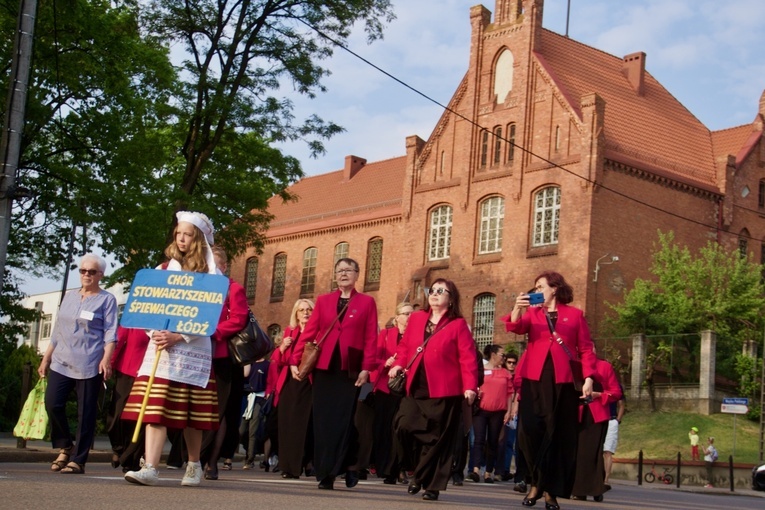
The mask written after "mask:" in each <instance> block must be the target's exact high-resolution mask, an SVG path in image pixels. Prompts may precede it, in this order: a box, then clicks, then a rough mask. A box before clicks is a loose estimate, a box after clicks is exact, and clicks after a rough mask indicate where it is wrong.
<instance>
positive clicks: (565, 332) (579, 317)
mask: <svg viewBox="0 0 765 510" xmlns="http://www.w3.org/2000/svg"><path fill="white" fill-rule="evenodd" d="M510 317H511V316H510V315H506V316H504V317H502V319H500V320H502V321H503V322H504V323H505V327H506V329H507V331H510V332H513V333H516V334H519V335H524V334H528V339H529V344H528V347H527V348H526V352H525V353H524V356H525V357H526V361H525V362H524V363H523V364H519V365H518V368H517V369H516V373H518V374H519V375H520V376H521V377H523V378H526V379H531V380H533V381H538V380H539V377H540V376H541V374H542V367H543V366H544V363H545V359H546V358H547V353H548V352H549V353H550V354H551V355H552V361H553V366H554V367H555V382H556V383H566V382H574V378H573V376H572V375H571V367H570V365H569V362H568V361H569V356H568V354H567V353H566V351H565V350H564V349H563V347H561V346H560V345H559V344H558V342H557V341H556V340H555V339H554V338H553V337H552V335H551V334H550V329H549V327H548V326H547V318H545V314H544V311H543V310H542V308H541V307H538V306H534V307H531V308H529V309H528V310H526V313H524V314H523V315H521V318H520V319H519V320H518V322H511V320H510ZM555 331H556V332H557V333H558V334H559V335H560V337H561V338H562V339H563V342H564V343H565V344H566V346H568V350H569V351H571V354H572V355H573V356H575V357H577V358H578V359H579V360H580V361H581V362H582V375H584V377H592V376H593V375H594V374H595V360H596V357H595V353H594V352H593V350H592V349H593V344H592V338H590V328H589V327H588V326H587V321H586V320H585V319H584V314H583V313H582V311H581V310H579V309H578V308H574V307H573V306H567V305H558V321H557V322H556V324H555Z"/></svg>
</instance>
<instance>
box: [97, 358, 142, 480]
mask: <svg viewBox="0 0 765 510" xmlns="http://www.w3.org/2000/svg"><path fill="white" fill-rule="evenodd" d="M134 381H135V378H134V377H132V376H129V375H127V374H123V373H122V372H119V371H117V370H115V371H114V387H113V388H112V398H111V400H110V402H109V411H108V414H107V416H106V426H107V432H108V434H109V442H110V443H111V445H112V451H113V452H114V453H115V454H116V455H118V456H119V458H120V460H119V462H120V465H121V466H124V467H127V468H129V469H131V470H134V471H137V470H139V469H141V466H140V463H141V457H142V456H143V454H144V450H145V441H144V432H145V430H146V426H145V425H143V426H141V431H140V433H139V434H138V441H137V442H135V443H133V442H132V440H133V433H134V432H135V426H136V422H134V421H129V420H123V419H121V418H120V415H121V414H122V410H123V409H125V403H126V402H127V399H128V396H129V395H130V390H132V389H133V382H134Z"/></svg>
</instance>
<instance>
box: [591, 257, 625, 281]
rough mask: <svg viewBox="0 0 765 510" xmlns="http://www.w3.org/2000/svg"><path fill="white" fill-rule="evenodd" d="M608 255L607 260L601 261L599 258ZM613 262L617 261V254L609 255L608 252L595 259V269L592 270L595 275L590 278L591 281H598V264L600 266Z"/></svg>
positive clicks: (601, 258)
mask: <svg viewBox="0 0 765 510" xmlns="http://www.w3.org/2000/svg"><path fill="white" fill-rule="evenodd" d="M609 255H610V256H611V260H607V261H604V262H601V260H603V259H604V258H606V257H608V256H609ZM614 262H619V256H618V255H611V254H610V253H606V254H605V255H603V256H602V257H600V258H599V259H598V260H596V261H595V270H594V273H595V277H594V278H593V279H592V281H593V282H597V281H598V272H599V271H600V266H601V265H602V266H606V265H608V264H613V263H614Z"/></svg>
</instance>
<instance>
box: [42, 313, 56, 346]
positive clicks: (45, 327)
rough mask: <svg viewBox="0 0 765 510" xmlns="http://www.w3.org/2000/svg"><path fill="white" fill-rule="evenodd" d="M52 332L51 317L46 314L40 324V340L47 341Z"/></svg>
mask: <svg viewBox="0 0 765 510" xmlns="http://www.w3.org/2000/svg"><path fill="white" fill-rule="evenodd" d="M52 332H53V315H52V314H49V313H46V314H45V315H43V316H42V321H41V322H40V340H49V339H50V335H51V333H52Z"/></svg>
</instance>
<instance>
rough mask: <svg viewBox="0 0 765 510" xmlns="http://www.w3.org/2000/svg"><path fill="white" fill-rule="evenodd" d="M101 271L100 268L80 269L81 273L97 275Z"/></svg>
mask: <svg viewBox="0 0 765 510" xmlns="http://www.w3.org/2000/svg"><path fill="white" fill-rule="evenodd" d="M100 272H101V271H99V270H98V269H80V274H87V275H90V276H95V275H97V274H98V273H100Z"/></svg>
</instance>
